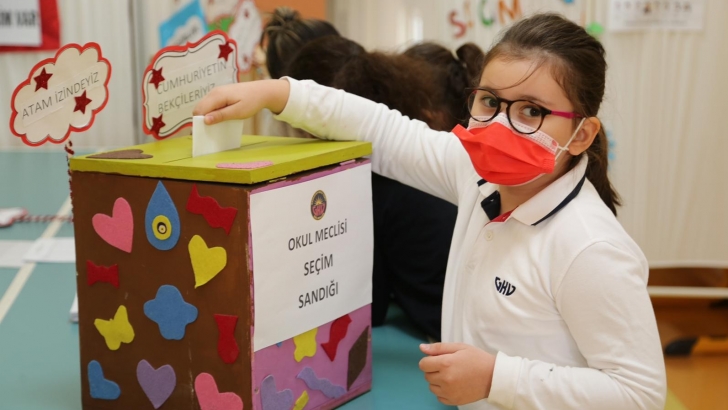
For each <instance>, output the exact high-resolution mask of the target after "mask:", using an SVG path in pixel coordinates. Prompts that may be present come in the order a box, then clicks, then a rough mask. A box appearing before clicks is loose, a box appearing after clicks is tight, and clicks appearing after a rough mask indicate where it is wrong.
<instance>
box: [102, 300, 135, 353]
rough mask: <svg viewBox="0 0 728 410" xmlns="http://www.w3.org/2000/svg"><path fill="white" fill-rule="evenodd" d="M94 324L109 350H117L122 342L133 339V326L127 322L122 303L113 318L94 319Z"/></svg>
mask: <svg viewBox="0 0 728 410" xmlns="http://www.w3.org/2000/svg"><path fill="white" fill-rule="evenodd" d="M94 326H96V330H98V331H99V333H101V336H103V337H104V339H105V340H106V346H107V347H108V348H109V349H110V350H118V349H119V347H120V346H121V344H122V343H131V342H132V341H133V340H134V328H132V327H131V323H129V316H128V315H127V312H126V306H124V305H121V306H119V309H117V310H116V315H114V318H113V319H110V320H103V319H96V320H94Z"/></svg>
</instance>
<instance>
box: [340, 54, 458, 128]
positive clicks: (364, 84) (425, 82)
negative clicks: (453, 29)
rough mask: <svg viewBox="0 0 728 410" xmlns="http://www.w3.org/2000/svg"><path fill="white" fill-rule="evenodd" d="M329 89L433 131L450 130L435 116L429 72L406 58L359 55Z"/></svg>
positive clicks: (341, 70) (432, 82) (402, 56)
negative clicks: (366, 102)
mask: <svg viewBox="0 0 728 410" xmlns="http://www.w3.org/2000/svg"><path fill="white" fill-rule="evenodd" d="M334 70H335V71H336V75H335V76H334V81H333V83H332V84H331V86H332V87H334V88H338V89H341V90H344V91H346V92H349V93H352V94H356V95H358V96H360V97H364V98H366V99H369V100H372V101H375V102H378V103H381V104H384V105H386V106H387V107H389V108H391V109H395V110H397V111H399V112H400V113H402V114H403V115H406V116H408V117H410V118H412V119H417V120H420V121H423V122H425V123H427V125H428V126H429V127H430V128H432V129H435V130H441V131H443V130H447V131H449V130H450V129H451V128H448V126H447V125H446V124H445V123H444V121H443V119H442V118H440V117H438V116H437V115H436V112H437V107H436V104H435V96H436V94H437V89H436V88H437V87H436V86H435V85H434V81H433V80H434V78H433V76H432V70H430V69H429V67H427V66H426V65H425V64H423V63H422V62H421V61H420V60H417V59H414V58H412V57H408V56H405V55H401V54H399V55H391V54H384V53H362V54H359V55H358V56H356V57H354V58H352V59H350V60H349V61H348V62H347V63H346V64H344V65H343V66H342V67H341V68H340V69H338V70H336V69H335V68H334Z"/></svg>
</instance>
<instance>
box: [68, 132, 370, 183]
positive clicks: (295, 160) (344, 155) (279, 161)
mask: <svg viewBox="0 0 728 410" xmlns="http://www.w3.org/2000/svg"><path fill="white" fill-rule="evenodd" d="M128 150H141V152H142V153H143V154H146V155H152V157H151V158H145V159H114V158H103V159H99V158H91V157H92V156H94V155H99V154H92V155H84V156H79V157H75V158H72V159H71V170H72V171H79V172H100V173H106V174H121V175H130V176H140V177H152V178H171V179H181V180H188V181H211V182H227V183H236V184H256V183H259V182H265V181H270V180H273V179H278V178H281V177H285V176H288V175H293V174H296V173H299V172H303V171H307V170H310V169H314V168H319V167H323V166H327V165H333V164H337V163H341V162H345V161H349V160H352V159H356V158H360V157H363V156H365V155H369V154H371V152H372V147H371V144H370V143H368V142H355V141H353V142H349V141H345V142H342V141H322V140H316V139H305V138H288V137H260V136H254V135H244V136H242V146H241V147H240V148H238V149H234V150H229V151H223V152H218V153H215V154H209V155H203V156H199V157H197V158H192V137H191V136H188V137H180V138H172V139H168V140H163V141H157V142H153V143H149V144H142V145H136V146H133V147H128V148H124V149H123V150H115V151H109V152H108V153H118V152H119V151H128ZM108 153H102V154H108ZM134 153H135V154H136V156H138V155H139V152H138V151H135V152H134ZM132 156H134V155H132ZM259 161H270V162H272V163H273V164H272V165H269V166H265V167H263V168H257V169H223V168H217V165H218V164H220V163H249V162H259Z"/></svg>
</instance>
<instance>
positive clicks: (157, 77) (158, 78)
mask: <svg viewBox="0 0 728 410" xmlns="http://www.w3.org/2000/svg"><path fill="white" fill-rule="evenodd" d="M163 68H164V67H162V68H160V69H159V70H155V69H153V68H152V78H150V79H149V82H150V83H152V84H154V89H155V90H158V89H159V83H161V82H162V81H164V76H163V75H162V69H163Z"/></svg>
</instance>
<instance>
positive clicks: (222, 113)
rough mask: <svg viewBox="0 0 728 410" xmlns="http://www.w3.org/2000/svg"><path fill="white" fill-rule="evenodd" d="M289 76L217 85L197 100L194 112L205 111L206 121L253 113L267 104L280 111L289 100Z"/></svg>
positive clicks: (208, 122) (238, 117) (240, 116)
mask: <svg viewBox="0 0 728 410" xmlns="http://www.w3.org/2000/svg"><path fill="white" fill-rule="evenodd" d="M290 89H291V87H290V84H289V83H288V81H286V80H262V81H249V82H245V83H237V84H228V85H223V86H220V87H215V88H213V89H212V91H210V92H209V93H208V94H207V95H206V96H205V97H204V98H202V100H200V102H198V103H197V105H196V106H195V108H194V110H193V111H192V114H193V115H204V116H205V124H207V125H212V124H217V123H219V122H222V121H226V120H237V119H245V118H249V117H252V116H253V115H255V114H257V113H258V111H260V110H262V109H264V108H267V109H269V110H270V111H272V112H273V113H274V114H280V112H281V111H283V109H284V108H285V107H286V103H288V94H289V92H290Z"/></svg>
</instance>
